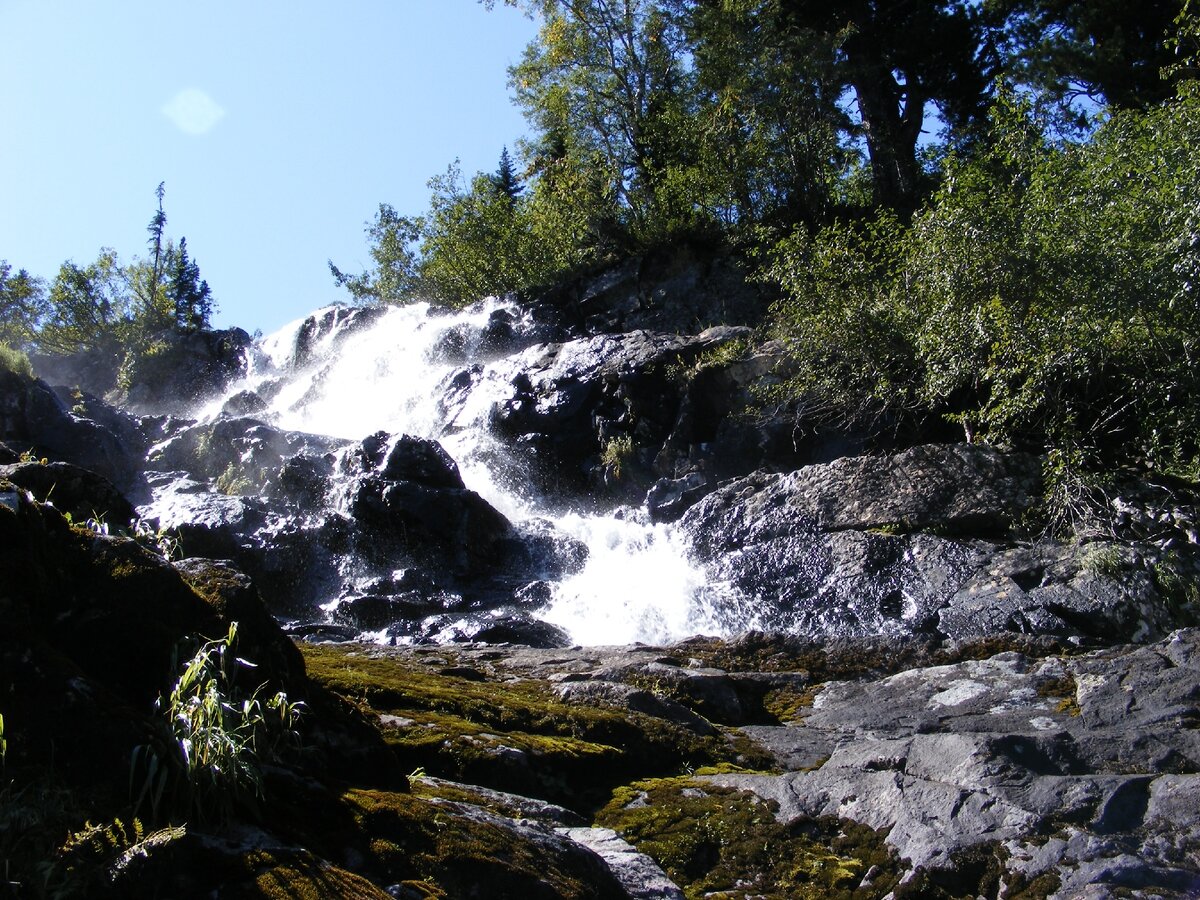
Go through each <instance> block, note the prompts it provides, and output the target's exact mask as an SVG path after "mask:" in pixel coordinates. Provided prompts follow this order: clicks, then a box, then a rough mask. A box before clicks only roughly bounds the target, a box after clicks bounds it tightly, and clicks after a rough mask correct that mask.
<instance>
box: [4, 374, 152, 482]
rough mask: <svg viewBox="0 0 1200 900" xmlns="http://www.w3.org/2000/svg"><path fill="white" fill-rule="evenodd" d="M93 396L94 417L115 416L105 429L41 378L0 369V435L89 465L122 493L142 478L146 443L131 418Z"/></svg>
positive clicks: (38, 452) (39, 453) (37, 452)
mask: <svg viewBox="0 0 1200 900" xmlns="http://www.w3.org/2000/svg"><path fill="white" fill-rule="evenodd" d="M101 407H103V404H101V403H100V402H99V401H95V403H94V404H92V408H93V409H95V410H96V415H97V417H98V418H103V417H104V416H109V417H111V418H114V419H119V420H120V422H121V427H119V428H109V427H106V426H105V425H103V424H100V423H99V422H97V421H95V420H93V419H92V418H90V416H89V414H88V412H89V411H88V410H87V409H81V410H80V411H79V412H75V411H72V409H70V408H68V406H67V404H66V403H64V402H63V401H62V400H61V399H60V398H59V397H58V395H56V394H55V392H54V391H53V390H51V388H50V387H49V386H48V385H47V384H46V383H45V382H43V381H40V380H36V379H30V378H26V377H24V376H22V375H17V374H16V373H14V372H7V371H0V440H3V441H4V442H5V443H7V444H8V445H9V446H10V447H12V448H14V449H17V450H18V452H27V451H30V452H31V455H32V456H34V457H38V458H40V457H49V458H50V459H54V460H60V461H63V462H70V463H74V464H75V465H78V466H82V467H84V468H87V469H91V470H92V471H93V472H96V473H98V474H99V475H103V476H104V477H105V478H107V479H108V480H109V481H111V482H113V484H115V485H116V486H117V487H118V488H119V489H121V490H122V491H126V492H132V491H135V490H136V489H137V488H138V486H139V484H140V482H141V469H142V464H143V461H142V458H141V457H142V453H143V452H144V449H145V448H144V445H142V444H141V442H140V435H139V434H138V432H137V429H136V426H135V425H133V423H132V420H130V419H129V417H128V416H125V415H123V414H121V413H119V412H116V411H113V410H111V408H107V407H104V410H103V411H102V410H101Z"/></svg>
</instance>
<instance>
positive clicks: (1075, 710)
mask: <svg viewBox="0 0 1200 900" xmlns="http://www.w3.org/2000/svg"><path fill="white" fill-rule="evenodd" d="M1037 693H1038V696H1039V697H1045V698H1047V699H1050V700H1058V704H1057V706H1055V709H1056V710H1057V711H1058V712H1060V713H1066V714H1067V715H1069V716H1078V715H1079V714H1080V713H1082V712H1083V710H1081V709H1080V707H1079V686H1078V685H1077V684H1076V683H1075V676H1074V675H1070V674H1067V675H1063V676H1061V677H1059V678H1048V679H1046V680H1045V681H1042V682H1041V683H1040V684H1038V686H1037Z"/></svg>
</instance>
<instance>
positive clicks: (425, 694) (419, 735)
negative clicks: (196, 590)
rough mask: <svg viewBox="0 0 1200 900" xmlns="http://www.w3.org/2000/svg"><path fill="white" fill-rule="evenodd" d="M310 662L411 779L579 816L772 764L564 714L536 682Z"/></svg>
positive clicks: (373, 661) (320, 657)
mask: <svg viewBox="0 0 1200 900" xmlns="http://www.w3.org/2000/svg"><path fill="white" fill-rule="evenodd" d="M303 651H304V657H305V663H306V666H307V669H308V673H309V676H310V677H311V678H313V679H314V680H315V681H317V682H318V683H319V684H322V685H324V686H325V687H326V688H329V689H331V690H333V691H336V692H338V693H341V694H343V695H344V696H346V697H348V698H351V699H353V700H355V701H356V702H358V703H360V704H361V705H363V706H365V707H368V708H369V709H370V710H371V711H372V712H374V713H375V714H377V715H379V716H380V717H381V718H380V722H381V726H382V728H383V731H384V735H385V738H386V740H387V742H388V744H389V745H390V746H391V747H392V748H393V750H394V751H395V752H396V754H397V755H398V756H399V758H400V759H401V762H402V765H403V766H404V767H406V768H407V769H408V770H409V771H416V770H422V771H425V772H428V773H429V774H430V775H435V776H437V777H440V778H446V779H451V780H454V781H464V782H469V783H473V784H479V785H483V786H485V787H490V788H495V789H498V790H503V791H511V792H514V793H521V794H525V795H528V796H532V797H538V798H541V799H544V800H549V801H551V802H553V803H558V804H561V805H563V806H567V807H569V808H571V809H575V810H576V811H579V812H586V811H588V810H590V809H594V808H597V807H599V806H602V805H604V804H605V803H606V802H607V801H608V799H609V796H610V794H611V792H612V790H613V789H614V788H616V787H618V786H619V785H621V784H624V783H627V782H629V781H631V780H633V779H636V778H645V777H648V776H653V775H669V774H675V773H679V772H682V771H687V770H691V769H695V768H697V767H700V766H707V765H715V764H717V763H721V762H731V763H738V764H740V765H747V766H756V765H762V764H763V763H764V762H765V760H764V759H763V758H761V757H760V756H758V755H756V751H755V750H754V748H753V746H752V745H750V744H749V743H748V742H746V741H745V740H744V739H738V737H740V736H736V735H726V734H724V733H718V734H715V735H707V736H706V735H698V734H696V733H695V732H693V731H689V730H688V729H687V728H685V727H683V726H681V725H677V724H674V723H672V722H669V721H666V720H663V719H659V718H654V717H652V716H648V715H644V714H642V713H637V712H629V711H624V710H617V709H604V708H598V707H594V706H583V705H579V704H570V703H565V702H563V701H562V700H561V699H559V697H558V695H557V694H556V693H555V692H554V690H553V688H552V686H551V685H549V684H546V683H545V682H541V681H537V680H533V679H515V678H505V679H503V680H501V679H499V678H497V679H491V678H486V677H485V676H483V675H481V673H479V672H478V671H477V670H469V669H463V668H461V667H455V666H441V667H437V668H431V667H429V666H427V665H424V664H422V662H421V661H420V660H419V658H417V657H415V656H399V655H396V654H390V653H381V652H376V651H374V650H372V648H368V647H354V646H345V645H317V646H313V645H309V646H305V647H304V648H303ZM456 673H457V674H456ZM481 678H485V680H480V679H481Z"/></svg>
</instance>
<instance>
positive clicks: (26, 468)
mask: <svg viewBox="0 0 1200 900" xmlns="http://www.w3.org/2000/svg"><path fill="white" fill-rule="evenodd" d="M4 478H7V479H8V480H9V481H11V482H12V483H13V484H15V485H18V486H20V487H23V488H25V489H26V490H27V491H29V492H30V493H32V494H33V495H34V497H36V498H37V499H38V500H40V501H42V502H47V501H49V502H51V503H53V505H54V507H55V508H56V509H58V510H60V511H62V512H64V513H67V514H69V515H70V517H71V519H72V521H74V522H75V523H76V524H80V525H82V524H83V523H84V522H86V521H88V520H89V519H91V520H93V521H95V522H96V524H97V526H107V527H109V528H111V529H112V530H113V531H114V533H115V532H116V531H117V530H119V529H122V528H128V527H129V524H130V522H131V521H132V520H133V518H134V512H133V507H132V506H131V505H130V503H129V501H128V500H126V499H125V497H124V496H123V495H122V494H121V492H120V491H118V490H117V489H116V487H115V486H114V485H113V483H112V482H111V481H109V480H108V479H107V478H105V477H103V476H101V475H97V474H95V473H94V472H91V471H89V470H88V469H82V468H80V467H79V466H75V465H71V464H70V463H64V462H50V463H46V464H45V465H42V464H41V463H40V462H24V463H20V462H19V463H15V464H11V465H0V479H4Z"/></svg>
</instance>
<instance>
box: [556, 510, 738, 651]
mask: <svg viewBox="0 0 1200 900" xmlns="http://www.w3.org/2000/svg"><path fill="white" fill-rule="evenodd" d="M555 524H556V525H557V526H558V527H559V528H561V529H562V530H563V531H565V532H567V533H568V534H571V535H572V536H573V537H575V538H578V539H579V540H582V541H583V542H584V543H586V544H587V546H588V551H589V556H588V561H587V564H586V565H585V566H584V568H583V571H581V572H580V573H579V574H577V575H575V576H573V577H571V578H568V579H566V580H565V581H563V582H562V583H561V584H559V585H557V586H556V588H555V591H554V600H553V601H552V602H551V604H550V606H549V607H548V608H547V609H546V610H544V611H543V612H542V616H541V618H543V619H545V620H546V621H547V622H551V623H553V624H555V625H558V626H559V627H560V628H564V629H566V631H567V632H568V633H569V634H570V635H571V638H572V640H574V641H575V642H576V643H579V644H584V645H596V644H628V643H632V642H634V641H641V642H643V643H648V644H655V643H666V642H669V641H673V640H679V639H680V638H684V637H689V636H691V635H694V634H720V633H723V631H724V629H722V628H720V627H719V626H718V624H717V623H716V621H715V620H714V618H713V617H712V616H711V614H710V613H709V612H708V611H707V610H706V609H703V608H701V607H700V606H698V605H697V603H696V599H695V598H696V596H697V593H698V591H699V589H700V588H701V587H703V584H704V578H703V575H702V574H701V573H700V572H699V571H698V570H697V569H695V568H694V567H693V566H692V565H691V564H690V563H689V562H688V561H687V555H686V551H685V547H684V545H683V540H682V537H681V536H680V535H679V534H678V532H673V531H671V530H669V529H668V528H667V526H664V525H651V524H648V523H642V522H637V521H631V520H629V519H620V518H617V517H616V516H611V515H610V516H580V515H577V514H575V513H570V514H568V515H566V516H563V517H562V518H560V519H558V520H557V521H556V522H555Z"/></svg>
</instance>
